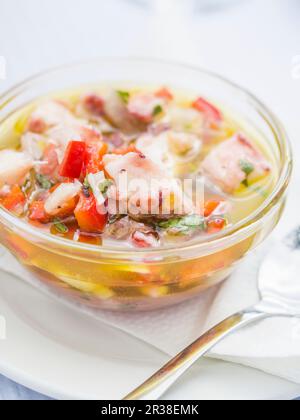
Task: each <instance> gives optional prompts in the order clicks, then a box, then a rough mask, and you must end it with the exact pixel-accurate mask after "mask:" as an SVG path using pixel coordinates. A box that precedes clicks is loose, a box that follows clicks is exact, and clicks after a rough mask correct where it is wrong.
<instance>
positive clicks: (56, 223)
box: [53, 218, 69, 233]
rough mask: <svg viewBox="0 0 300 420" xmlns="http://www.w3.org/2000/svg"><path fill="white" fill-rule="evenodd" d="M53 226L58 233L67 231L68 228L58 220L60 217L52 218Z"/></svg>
mask: <svg viewBox="0 0 300 420" xmlns="http://www.w3.org/2000/svg"><path fill="white" fill-rule="evenodd" d="M53 226H54V227H55V229H56V230H57V232H58V233H68V232H69V229H68V227H67V226H66V225H65V224H64V223H63V222H62V221H61V220H60V219H58V218H57V219H54V220H53Z"/></svg>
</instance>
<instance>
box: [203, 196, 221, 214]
mask: <svg viewBox="0 0 300 420" xmlns="http://www.w3.org/2000/svg"><path fill="white" fill-rule="evenodd" d="M219 205H220V201H217V200H210V201H207V202H206V203H205V205H204V217H209V216H210V215H211V214H212V213H213V212H214V211H215V210H216V209H217V208H218V206H219Z"/></svg>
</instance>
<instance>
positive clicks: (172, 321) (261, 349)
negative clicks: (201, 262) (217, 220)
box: [0, 243, 300, 384]
mask: <svg viewBox="0 0 300 420" xmlns="http://www.w3.org/2000/svg"><path fill="white" fill-rule="evenodd" d="M270 246H271V244H270V243H269V244H268V245H267V246H265V247H263V248H262V247H260V248H259V249H258V250H256V251H255V252H254V253H253V254H252V255H251V256H249V258H248V259H247V260H246V261H245V262H244V263H242V264H241V265H240V266H239V267H238V269H237V271H236V272H235V273H234V274H233V275H232V276H231V277H230V278H229V279H228V280H227V281H226V282H224V283H223V284H221V285H219V286H217V287H214V288H212V289H210V290H208V291H207V292H205V293H203V294H202V295H201V296H199V297H198V298H195V299H193V300H190V301H187V302H184V303H182V304H180V305H176V307H170V308H167V309H163V310H158V311H153V312H148V313H113V312H106V311H98V310H90V309H86V308H83V307H82V306H80V310H82V311H84V312H85V313H88V314H89V315H91V316H93V317H96V318H97V319H98V320H99V321H101V322H104V323H106V324H109V325H111V326H114V327H116V328H118V329H120V330H122V331H125V332H127V333H129V334H131V335H133V336H135V337H137V338H139V339H141V340H143V341H144V342H146V343H149V344H151V345H153V346H155V347H156V348H158V349H160V350H161V351H163V352H165V353H167V354H168V355H170V356H174V355H175V354H177V353H178V352H179V351H180V350H182V349H183V348H185V347H186V346H187V345H188V344H190V343H192V342H193V341H194V340H195V339H196V338H198V337H199V336H200V335H201V334H202V333H203V332H205V331H207V330H208V329H209V328H210V327H212V326H214V325H215V324H217V323H219V322H220V321H222V320H223V319H225V318H226V317H227V316H229V315H232V314H233V313H235V312H237V311H239V310H242V309H245V308H247V307H249V306H252V305H253V304H255V303H256V302H258V300H259V294H258V291H257V276H258V269H259V266H260V263H261V261H262V259H263V257H264V255H265V252H266V249H267V248H268V249H269V248H270ZM0 269H2V270H3V271H5V272H8V273H10V274H13V275H15V276H17V277H19V278H21V279H24V280H26V281H28V282H30V283H31V284H35V285H37V284H38V283H37V281H36V280H35V279H34V278H33V277H32V276H31V275H30V274H28V272H27V271H26V270H24V268H23V267H22V266H21V265H20V264H19V263H18V262H17V261H16V260H15V259H14V258H13V257H12V256H11V255H10V254H9V253H8V252H7V251H5V250H3V251H2V254H1V255H0ZM57 297H58V296H57ZM207 356H208V357H212V358H217V359H222V360H226V361H230V362H234V363H238V364H242V365H246V366H250V367H253V368H256V369H260V370H262V371H264V372H267V373H270V374H273V375H276V376H279V377H281V378H284V379H287V380H290V381H292V382H296V383H299V384H300V320H298V319H295V318H291V319H286V318H273V319H268V320H265V321H261V322H259V323H257V324H255V325H253V326H250V327H247V328H244V329H243V330H241V331H239V332H236V333H235V334H233V335H231V336H230V337H228V338H226V339H225V340H224V341H223V342H222V343H220V344H219V345H218V346H216V347H215V348H214V349H213V351H212V352H211V353H210V354H208V355H207Z"/></svg>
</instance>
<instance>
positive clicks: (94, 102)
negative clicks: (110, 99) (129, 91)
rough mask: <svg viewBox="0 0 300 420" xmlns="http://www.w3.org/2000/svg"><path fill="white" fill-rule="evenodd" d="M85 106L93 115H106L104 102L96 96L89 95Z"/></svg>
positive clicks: (85, 100) (84, 102)
mask: <svg viewBox="0 0 300 420" xmlns="http://www.w3.org/2000/svg"><path fill="white" fill-rule="evenodd" d="M83 104H84V106H85V108H86V109H87V110H88V111H89V112H90V113H92V114H94V115H97V116H101V115H103V113H104V100H103V99H102V98H101V96H99V95H96V94H90V95H87V96H86V97H85V98H84V101H83Z"/></svg>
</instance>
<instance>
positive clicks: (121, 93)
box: [117, 90, 130, 105]
mask: <svg viewBox="0 0 300 420" xmlns="http://www.w3.org/2000/svg"><path fill="white" fill-rule="evenodd" d="M117 94H118V95H119V96H120V98H121V99H122V101H123V102H124V103H125V104H126V105H127V104H128V102H129V99H130V93H129V92H126V91H124V90H117Z"/></svg>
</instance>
